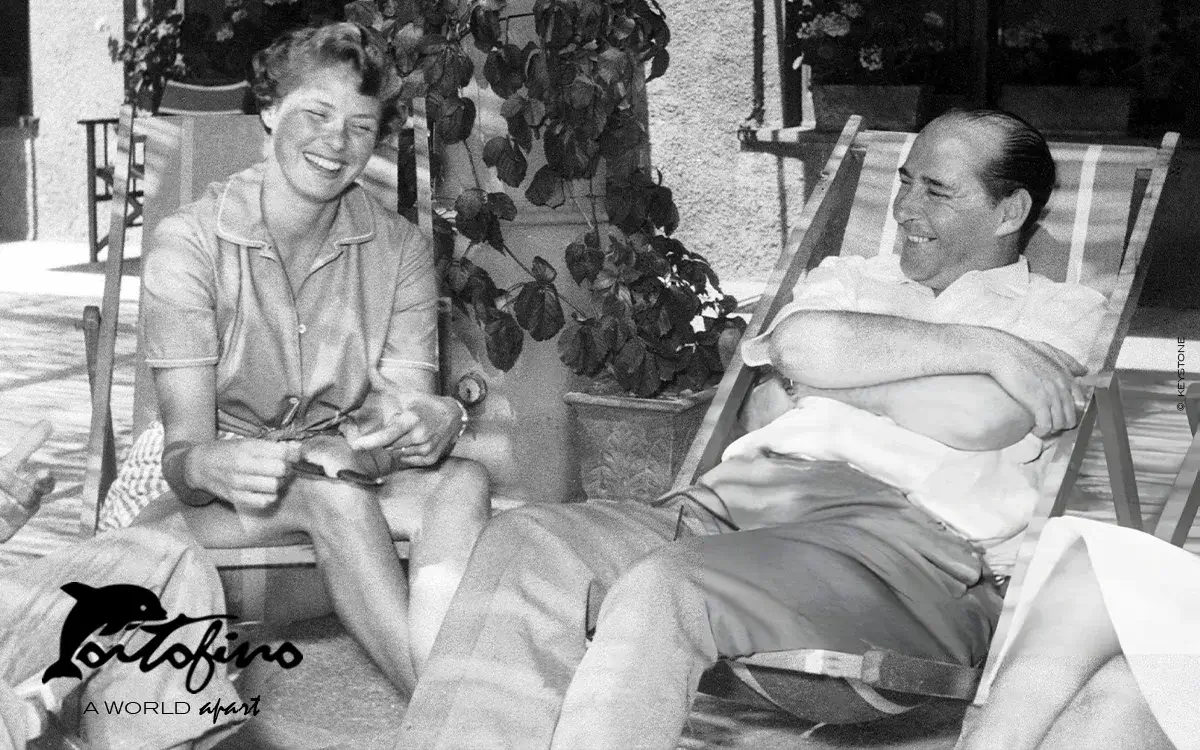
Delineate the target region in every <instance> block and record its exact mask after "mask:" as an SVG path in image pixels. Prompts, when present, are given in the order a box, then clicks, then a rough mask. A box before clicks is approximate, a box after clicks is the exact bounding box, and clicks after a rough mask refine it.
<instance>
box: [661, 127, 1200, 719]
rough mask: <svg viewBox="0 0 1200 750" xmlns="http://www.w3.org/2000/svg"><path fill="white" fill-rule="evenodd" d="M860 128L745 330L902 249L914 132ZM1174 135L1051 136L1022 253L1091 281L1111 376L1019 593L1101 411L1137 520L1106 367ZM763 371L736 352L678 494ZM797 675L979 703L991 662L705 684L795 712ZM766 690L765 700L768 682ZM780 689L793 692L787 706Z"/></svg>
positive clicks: (726, 675) (1048, 268)
mask: <svg viewBox="0 0 1200 750" xmlns="http://www.w3.org/2000/svg"><path fill="white" fill-rule="evenodd" d="M860 122H861V121H860V118H859V117H857V116H855V117H851V118H850V120H849V121H848V122H847V124H846V126H845V128H844V129H843V131H842V134H841V137H840V138H839V140H838V141H837V144H836V145H835V146H834V149H833V153H832V155H831V156H830V157H829V160H828V162H827V164H826V166H825V169H824V170H823V171H822V172H821V175H820V179H819V181H818V182H817V184H816V186H815V188H814V190H813V191H812V194H811V196H810V198H809V199H808V201H807V202H806V204H805V207H804V210H803V212H802V214H801V216H800V220H799V222H798V227H797V229H796V230H795V232H794V233H793V234H792V236H791V238H789V241H788V243H787V245H786V247H785V249H784V251H783V253H782V254H781V256H780V258H779V261H778V263H777V264H776V266H775V269H774V271H773V272H772V274H771V278H770V281H769V282H768V284H767V288H766V291H765V292H764V294H763V296H762V298H761V299H760V300H759V302H758V304H757V306H756V308H755V310H754V314H753V317H752V319H751V321H750V323H749V326H748V327H747V330H746V332H745V334H744V335H745V338H750V337H752V336H756V335H758V334H759V333H760V332H761V331H763V330H765V328H766V327H767V325H768V324H769V322H770V321H771V320H772V319H773V318H774V316H775V315H776V314H777V313H778V311H779V310H780V308H782V307H783V306H784V305H785V304H786V303H787V302H789V301H790V299H789V298H790V295H791V290H792V289H793V288H794V286H795V284H796V282H797V281H798V280H799V279H800V278H801V277H802V275H803V274H804V273H805V272H806V271H807V270H808V269H811V268H813V267H815V266H816V265H817V264H818V263H819V262H820V261H821V260H822V259H823V258H825V257H827V256H829V255H834V254H838V253H841V254H843V255H847V254H853V255H862V256H867V257H870V256H874V255H876V254H878V253H895V252H898V248H899V244H900V241H901V238H900V237H899V236H898V232H897V226H896V222H895V220H894V219H893V218H892V217H891V204H892V202H893V200H894V198H895V196H896V193H897V191H898V190H899V175H898V173H897V169H898V167H899V166H900V165H901V164H902V163H903V161H904V159H905V157H906V156H907V153H908V150H909V148H910V147H911V146H912V143H913V140H914V139H915V137H916V136H915V134H906V133H890V132H889V133H884V132H872V131H863V130H860ZM798 132H799V131H798V129H788V130H782V131H760V132H759V133H757V134H754V135H753V137H755V138H756V140H757V141H758V143H759V144H760V145H763V146H764V147H766V146H765V144H769V143H771V142H775V143H785V144H786V143H789V142H790V143H793V144H794V143H796V142H797V134H798ZM1177 142H1178V135H1177V134H1174V133H1170V134H1168V135H1167V136H1166V137H1164V138H1163V140H1162V145H1161V146H1160V147H1159V148H1158V149H1154V148H1147V147H1133V146H1110V145H1104V146H1100V145H1088V144H1073V143H1052V144H1051V152H1052V154H1053V156H1054V159H1055V162H1056V165H1057V167H1058V177H1059V184H1058V188H1057V189H1056V191H1055V193H1054V196H1053V198H1052V199H1051V202H1050V204H1049V206H1048V207H1047V212H1046V214H1045V215H1044V220H1043V222H1042V223H1041V225H1040V226H1039V228H1038V229H1037V231H1036V233H1035V234H1034V235H1033V237H1032V239H1031V241H1030V243H1029V245H1028V247H1027V249H1026V256H1027V257H1028V258H1029V261H1030V266H1031V268H1032V270H1034V271H1036V272H1038V273H1041V274H1043V275H1045V276H1048V277H1049V278H1051V279H1053V280H1055V281H1064V280H1067V279H1069V280H1071V281H1078V282H1082V283H1084V284H1087V285H1089V286H1091V287H1093V288H1095V289H1097V290H1098V291H1100V292H1102V293H1103V294H1104V295H1105V296H1106V297H1107V299H1108V304H1107V308H1106V313H1105V315H1104V319H1103V323H1102V325H1101V327H1100V331H1099V332H1098V333H1097V335H1096V338H1095V340H1094V342H1093V345H1092V349H1091V352H1090V354H1089V355H1088V358H1087V361H1086V362H1085V363H1084V364H1086V365H1087V366H1088V368H1089V371H1091V372H1102V373H1106V374H1104V375H1102V376H1100V377H1098V378H1095V379H1094V380H1093V383H1092V385H1094V386H1095V397H1094V398H1091V400H1090V403H1089V405H1088V407H1087V409H1086V411H1085V413H1084V415H1083V417H1082V420H1081V423H1080V426H1079V427H1078V428H1076V429H1075V430H1071V431H1069V432H1067V433H1065V434H1064V435H1063V436H1062V437H1061V438H1059V440H1058V443H1057V446H1056V447H1055V448H1054V450H1055V453H1054V454H1053V464H1052V465H1051V468H1050V470H1049V472H1048V478H1047V481H1046V484H1045V486H1044V490H1043V497H1042V499H1041V501H1040V503H1039V505H1038V508H1037V510H1036V511H1035V517H1034V520H1033V522H1031V524H1030V526H1029V529H1028V531H1027V532H1025V540H1024V543H1023V549H1022V552H1021V557H1020V561H1021V562H1019V563H1018V567H1017V569H1016V570H1015V573H1014V576H1013V578H1012V580H1011V582H1010V591H1015V590H1016V589H1017V587H1019V585H1020V579H1021V576H1022V575H1023V572H1024V565H1025V564H1026V563H1027V561H1028V558H1029V556H1030V554H1031V552H1032V547H1033V546H1034V545H1036V540H1037V536H1038V534H1039V532H1040V529H1041V526H1042V525H1043V524H1044V522H1045V519H1046V518H1047V517H1049V516H1050V515H1056V514H1061V513H1062V511H1063V509H1064V506H1065V504H1066V498H1067V493H1068V492H1069V490H1070V486H1071V484H1072V483H1073V482H1074V480H1075V478H1076V477H1077V476H1078V473H1079V466H1080V463H1081V462H1082V457H1083V452H1084V450H1085V449H1086V443H1087V438H1088V436H1089V435H1090V432H1091V429H1092V427H1093V425H1095V423H1096V421H1097V418H1098V415H1099V420H1100V426H1101V429H1102V430H1103V431H1104V436H1105V441H1104V442H1105V446H1106V450H1107V451H1108V452H1109V455H1108V460H1109V465H1110V467H1112V468H1111V469H1110V474H1111V481H1112V485H1113V494H1114V499H1115V502H1116V503H1117V506H1118V510H1117V516H1118V518H1119V519H1120V521H1121V523H1123V524H1125V525H1129V526H1134V527H1137V526H1138V522H1139V520H1140V515H1139V514H1138V512H1137V506H1136V503H1137V500H1136V487H1133V486H1132V469H1131V467H1132V461H1131V459H1130V458H1129V447H1128V439H1127V436H1126V435H1125V434H1124V430H1123V427H1124V421H1123V418H1122V416H1121V414H1120V411H1119V404H1120V399H1119V391H1118V388H1117V383H1116V381H1115V379H1114V378H1112V377H1111V370H1112V369H1113V368H1114V366H1115V364H1116V358H1117V353H1118V352H1119V350H1120V347H1121V342H1122V341H1123V339H1124V337H1125V333H1126V331H1127V329H1128V326H1129V321H1130V318H1131V317H1132V315H1133V312H1134V310H1135V308H1136V306H1137V298H1138V295H1139V293H1140V291H1141V287H1142V281H1143V279H1144V276H1145V272H1146V269H1147V267H1148V263H1147V253H1146V252H1145V251H1146V248H1147V239H1148V236H1149V234H1150V229H1151V225H1152V222H1153V219H1154V214H1155V209H1156V207H1157V205H1158V199H1159V196H1160V195H1161V193H1162V189H1163V183H1164V181H1165V179H1166V175H1167V169H1168V165H1169V164H1170V160H1171V156H1172V154H1173V152H1174V149H1175V146H1176V143H1177ZM755 377H756V373H755V372H753V371H751V370H750V369H749V368H747V367H745V366H744V365H743V363H742V361H741V357H740V356H737V357H735V358H734V361H733V362H732V364H731V366H730V367H729V368H728V369H727V371H726V373H725V376H724V378H723V379H722V381H721V384H720V386H719V387H718V390H717V394H716V396H715V398H714V399H713V401H712V404H711V406H710V407H709V410H708V412H707V414H706V416H705V419H704V422H703V423H702V425H701V427H700V430H699V432H698V434H697V435H696V438H695V439H694V441H693V443H692V445H691V448H690V450H689V452H688V454H687V456H686V458H685V459H684V461H683V464H682V466H681V468H680V471H679V473H678V475H677V476H676V479H675V483H674V487H673V489H675V490H682V489H684V488H686V487H687V486H688V485H690V484H692V483H693V482H694V481H696V479H697V478H699V477H700V475H701V474H703V473H704V472H705V471H707V470H708V469H710V468H712V467H713V466H715V465H716V464H717V463H718V461H719V460H720V456H721V453H722V451H723V450H724V448H725V447H726V446H727V445H728V444H729V442H730V441H731V439H732V436H733V434H734V428H735V427H736V424H737V419H738V413H739V410H740V408H741V406H742V403H743V401H744V399H745V398H746V396H747V394H748V393H749V391H750V389H751V387H752V386H753V384H754V380H755ZM1110 436H1112V438H1114V439H1110ZM1189 456H1191V454H1189ZM1192 465H1193V468H1192V473H1193V475H1194V474H1195V470H1196V468H1197V465H1200V449H1197V455H1196V457H1195V458H1193V461H1192ZM1193 478H1194V476H1193ZM1188 487H1189V488H1190V485H1188ZM1131 488H1132V489H1131ZM1184 494H1185V495H1186V494H1187V493H1186V492H1185V493H1184ZM1189 510H1190V512H1191V513H1192V514H1193V515H1194V513H1195V503H1192V504H1191V507H1190V509H1181V511H1180V513H1181V515H1187V512H1188V511H1189ZM1015 601H1016V598H1015V597H1014V596H1012V595H1011V593H1010V595H1009V596H1008V597H1007V599H1006V611H1005V614H1004V617H1002V619H1001V624H1000V628H1001V629H1003V628H1004V627H1005V624H1006V618H1009V617H1011V614H1010V613H1009V612H1008V611H1007V610H1008V609H1009V608H1010V607H1011V605H1013V604H1014V603H1015ZM1001 636H1002V633H999V632H998V634H997V638H996V640H995V641H994V642H995V643H997V644H998V643H1000V642H1002V641H1001ZM795 672H802V673H806V674H817V675H827V676H832V677H842V678H849V679H852V680H857V681H859V682H861V683H863V684H865V685H868V686H871V687H873V688H882V689H886V690H893V691H898V692H902V693H911V694H919V695H926V696H934V697H941V698H950V699H958V700H970V699H972V697H973V696H974V695H975V692H976V688H977V686H978V684H979V680H980V676H981V673H982V670H980V669H974V668H968V667H962V666H958V665H953V664H943V663H940V662H933V661H930V660H925V659H916V658H912V657H908V656H903V655H900V654H896V653H892V652H887V651H881V650H867V651H865V652H864V653H856V654H846V653H836V652H830V651H822V650H815V649H805V650H795V651H783V652H774V653H761V654H755V655H753V656H750V657H746V658H742V659H738V660H734V661H731V662H723V663H722V664H719V665H717V666H716V667H714V668H713V669H712V670H710V671H709V672H708V673H706V675H705V677H704V679H703V680H702V681H701V690H702V691H704V692H707V693H710V694H713V695H717V696H718V697H724V698H729V699H733V700H739V701H743V702H748V703H751V704H754V705H758V706H762V707H773V708H775V709H782V710H784V711H787V705H786V695H787V694H788V675H789V674H790V673H795ZM768 684H769V685H770V687H771V690H770V692H769V694H768V691H767V690H766V689H764V686H765V685H768ZM780 696H784V698H783V699H782V700H781V697H780Z"/></svg>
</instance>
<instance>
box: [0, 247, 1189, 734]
mask: <svg viewBox="0 0 1200 750" xmlns="http://www.w3.org/2000/svg"><path fill="white" fill-rule="evenodd" d="M84 257H86V254H85V250H84V248H83V246H82V245H55V244H52V243H14V244H10V245H0V352H3V354H2V355H0V357H2V359H0V361H3V362H4V367H3V368H0V450H3V449H4V448H6V447H7V445H8V443H9V442H10V441H11V436H12V435H13V434H15V431H16V430H17V429H18V428H19V427H21V426H24V425H28V424H30V423H32V422H34V421H36V420H37V419H43V418H44V419H49V420H50V421H51V422H52V423H53V424H54V425H55V427H56V433H55V435H54V437H53V438H52V439H51V440H50V442H49V443H48V444H47V446H46V448H45V449H44V450H43V451H42V452H40V453H39V454H38V455H37V456H36V460H37V461H38V462H39V463H41V464H44V465H49V466H51V467H53V468H54V470H55V471H56V473H57V474H58V475H59V477H60V484H59V487H58V489H57V490H56V491H55V493H54V494H53V496H52V497H51V498H50V500H49V501H48V502H47V503H46V506H45V508H44V510H43V511H42V513H41V514H39V516H38V517H37V518H36V519H35V522H34V523H32V524H30V526H29V527H28V528H27V529H26V530H24V531H22V532H21V534H19V535H18V536H17V537H16V538H14V539H13V540H12V542H10V544H8V545H5V546H4V547H3V548H0V565H8V564H14V563H19V561H20V560H21V559H28V558H29V557H32V556H38V555H41V554H45V553H46V552H48V551H50V550H52V549H55V548H57V547H60V546H62V545H63V544H67V543H70V542H71V540H72V537H73V534H74V532H75V530H76V529H77V528H78V518H79V504H78V496H79V491H80V486H81V483H82V476H83V463H84V454H85V444H86V437H87V430H88V421H89V408H90V407H89V398H88V387H87V378H86V369H85V367H84V363H83V348H82V334H81V333H80V332H79V331H78V330H76V328H75V321H77V320H78V318H79V314H80V311H81V310H82V307H83V305H85V304H96V303H97V302H98V300H99V297H100V295H101V288H102V277H101V276H100V275H98V274H96V273H88V272H85V271H80V270H78V269H75V270H54V269H62V268H64V267H71V266H78V264H79V262H80V260H81V259H83V258H84ZM122 299H123V302H122V308H121V321H122V322H121V328H120V330H121V335H120V337H119V339H120V344H119V346H118V359H117V369H116V373H115V380H114V382H115V385H114V393H113V400H114V401H113V405H114V418H115V427H116V430H117V435H118V445H119V446H121V445H127V444H128V442H129V415H130V411H131V405H132V378H133V336H132V335H131V334H132V332H133V321H134V320H135V316H136V299H137V279H136V277H130V278H126V279H125V284H124V290H123V294H122ZM1180 336H1183V337H1184V338H1186V339H1188V340H1189V341H1190V340H1193V339H1200V316H1198V315H1197V314H1195V313H1181V312H1177V311H1169V310H1143V311H1140V312H1139V315H1138V317H1137V318H1136V319H1135V321H1134V328H1133V335H1132V336H1131V337H1130V339H1128V340H1127V344H1126V347H1125V349H1124V350H1123V351H1122V359H1121V366H1122V367H1124V368H1137V369H1139V370H1144V371H1151V372H1140V373H1134V374H1132V375H1131V376H1132V377H1134V378H1136V379H1138V380H1141V381H1145V382H1158V383H1160V389H1161V390H1162V391H1163V393H1164V394H1166V395H1167V398H1166V399H1160V400H1148V399H1144V398H1131V399H1129V401H1128V402H1127V404H1126V406H1127V409H1128V410H1129V412H1130V413H1131V414H1132V419H1131V422H1130V433H1131V439H1132V441H1133V444H1134V449H1135V463H1136V464H1137V467H1138V475H1139V488H1140V490H1141V492H1142V497H1143V501H1144V505H1145V510H1146V512H1147V515H1148V516H1153V515H1154V514H1155V513H1156V512H1157V507H1158V504H1159V503H1161V501H1162V498H1163V496H1164V495H1165V492H1166V488H1167V487H1168V486H1169V478H1170V477H1173V475H1174V473H1175V471H1176V470H1177V469H1178V466H1179V464H1180V461H1181V458H1182V452H1183V450H1184V448H1185V447H1186V445H1187V437H1188V433H1187V429H1186V425H1185V423H1184V420H1183V417H1182V416H1181V415H1179V414H1177V413H1176V412H1175V411H1174V409H1173V404H1172V403H1171V401H1170V398H1169V395H1170V393H1171V392H1172V391H1173V381H1172V378H1173V376H1172V374H1171V373H1169V372H1167V371H1170V370H1173V369H1174V366H1175V361H1176V342H1175V339H1176V338H1177V337H1180ZM1196 356H1197V357H1200V354H1198V355H1196ZM1155 370H1157V371H1161V372H1157V373H1156V372H1152V371H1155ZM1108 497H1109V492H1108V488H1107V475H1106V472H1105V470H1104V465H1103V461H1102V452H1101V445H1100V441H1096V443H1095V444H1094V445H1093V446H1092V449H1091V451H1090V452H1089V455H1088V458H1087V461H1085V465H1084V469H1083V475H1082V477H1081V481H1080V486H1079V491H1078V492H1077V493H1076V495H1075V496H1074V497H1073V499H1072V503H1071V507H1072V510H1073V511H1074V512H1078V513H1081V514H1084V515H1088V516H1091V517H1096V518H1101V519H1105V520H1111V517H1112V512H1111V509H1110V508H1111V506H1110V505H1108ZM1193 541H1197V540H1193ZM276 637H278V638H286V639H287V640H290V641H292V642H293V643H296V644H297V645H298V646H299V647H300V648H301V650H302V652H303V653H304V657H305V658H304V662H303V664H302V665H301V666H300V667H298V668H297V669H295V670H292V671H290V672H284V671H282V670H280V669H278V668H275V667H272V668H269V669H262V668H252V669H251V670H248V671H247V673H245V674H244V675H243V676H242V678H241V685H240V689H241V690H242V691H243V693H244V694H245V695H246V696H253V695H261V696H262V708H263V712H262V714H261V715H260V716H259V717H257V718H256V719H255V720H253V721H252V722H250V723H249V725H248V726H247V727H246V729H245V730H244V731H243V733H242V734H241V735H240V736H239V739H238V743H237V746H238V747H242V748H287V749H289V750H290V749H292V748H295V749H297V750H302V749H308V748H332V747H354V748H376V747H380V748H381V747H390V746H391V741H390V739H389V738H390V737H391V736H392V733H393V732H394V729H395V727H396V725H397V722H398V721H399V719H400V716H401V714H402V712H403V708H404V706H405V702H406V700H407V696H403V695H400V694H398V693H396V691H395V690H393V689H392V688H391V686H390V685H389V684H388V683H387V682H386V681H385V680H384V679H383V678H382V676H381V675H380V674H379V673H378V671H377V670H375V669H374V667H372V666H371V665H370V664H369V663H368V662H367V661H366V659H365V657H364V655H363V654H362V652H361V651H360V650H359V649H358V647H357V646H356V645H355V644H354V643H353V642H352V641H351V640H350V639H349V637H348V636H347V635H346V634H345V632H344V631H343V630H342V628H341V627H340V625H339V624H338V623H337V622H336V620H334V619H333V618H331V617H325V618H321V619H316V620H307V621H303V622H299V623H295V624H292V625H290V626H288V627H286V628H284V629H283V630H281V631H279V632H278V633H277V634H276ZM958 721H959V718H958V717H957V716H956V715H955V713H954V712H949V713H947V712H946V711H945V710H937V711H925V712H923V713H922V714H920V715H917V716H913V715H910V716H908V717H906V718H905V719H904V720H902V721H897V722H894V723H891V724H881V725H875V726H873V727H870V728H866V729H862V728H838V727H819V728H816V729H814V728H813V727H812V725H811V724H808V723H804V722H799V721H795V720H791V719H788V718H786V717H782V716H780V715H778V714H772V713H768V712H763V711H756V710H749V709H741V708H736V707H731V706H729V705H727V704H723V703H721V702H718V701H716V700H712V699H707V698H705V699H702V700H701V701H700V702H699V703H698V705H697V709H696V711H695V712H694V713H693V716H692V719H691V721H690V724H689V728H688V732H687V735H686V736H685V738H684V740H683V742H682V743H681V747H686V748H767V749H770V748H785V747H787V748H825V747H872V748H906V749H909V750H917V749H925V748H947V747H951V746H953V742H954V738H955V736H956V734H957V726H958Z"/></svg>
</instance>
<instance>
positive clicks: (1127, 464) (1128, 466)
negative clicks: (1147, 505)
mask: <svg viewBox="0 0 1200 750" xmlns="http://www.w3.org/2000/svg"><path fill="white" fill-rule="evenodd" d="M1095 394H1096V406H1097V409H1098V411H1099V414H1098V418H1099V420H1100V432H1101V434H1102V435H1103V436H1104V457H1105V459H1106V463H1107V464H1108V481H1109V484H1110V485H1111V486H1112V493H1113V505H1114V506H1116V511H1117V523H1118V524H1120V525H1121V526H1124V527H1126V528H1130V529H1136V530H1138V531H1141V530H1142V510H1141V503H1140V502H1139V501H1138V490H1137V479H1136V477H1135V476H1134V473H1133V455H1132V453H1131V452H1130V450H1129V430H1128V428H1127V427H1126V424H1125V412H1124V411H1123V409H1122V406H1121V388H1120V385H1119V383H1118V381H1117V376H1116V373H1113V372H1106V373H1101V376H1100V382H1099V383H1098V384H1097V385H1096V391H1095Z"/></svg>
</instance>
